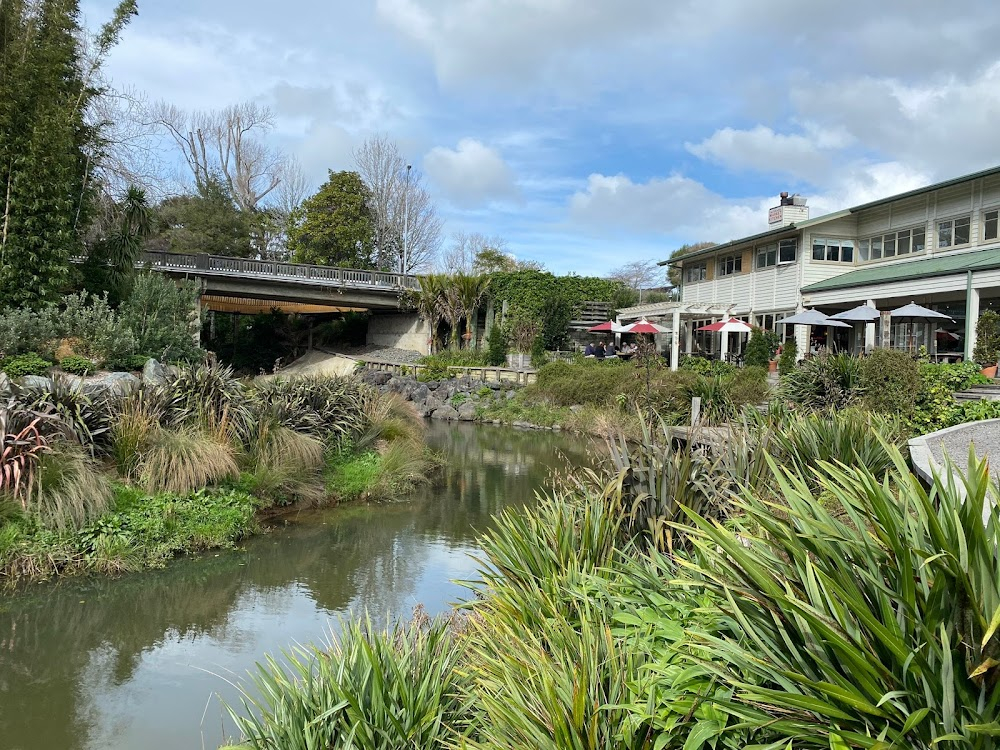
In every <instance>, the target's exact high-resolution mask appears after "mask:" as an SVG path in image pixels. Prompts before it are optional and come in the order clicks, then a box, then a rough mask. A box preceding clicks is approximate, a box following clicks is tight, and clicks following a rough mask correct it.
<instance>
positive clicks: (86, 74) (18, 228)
mask: <svg viewBox="0 0 1000 750" xmlns="http://www.w3.org/2000/svg"><path fill="white" fill-rule="evenodd" d="M135 12H136V9H135V2H134V0H131V1H127V2H122V3H121V4H120V5H119V6H118V7H117V8H116V11H115V15H114V17H113V19H112V20H111V21H110V22H109V23H108V24H106V25H105V26H104V27H102V29H101V31H100V33H99V35H98V36H97V38H96V49H97V50H98V53H97V54H96V55H95V57H94V58H93V59H92V60H90V61H89V63H87V64H85V63H84V62H83V60H82V58H81V55H80V43H81V42H80V40H81V39H82V38H83V32H82V30H81V28H80V24H79V7H78V2H77V0H39V1H38V2H31V3H29V2H26V1H25V0H2V2H0V200H2V204H0V205H2V209H3V210H2V219H0V307H5V306H28V307H37V306H39V305H42V304H44V303H46V302H54V301H56V300H58V299H59V296H60V294H61V293H62V292H63V291H64V290H65V287H66V285H67V283H68V281H69V278H70V270H69V259H70V257H71V256H73V255H76V254H79V253H80V252H81V251H82V247H83V230H84V229H85V228H86V227H87V225H88V221H89V219H90V215H91V209H92V198H93V195H94V180H93V178H92V175H93V171H94V169H95V167H96V164H97V163H98V160H99V157H100V151H101V138H100V131H99V128H98V127H95V126H94V125H92V124H88V122H87V119H86V116H85V113H86V111H87V109H88V107H89V106H90V104H91V102H92V101H93V100H94V98H95V97H97V96H99V94H100V91H99V89H98V88H97V87H96V86H95V85H93V81H92V78H93V74H94V72H95V71H96V70H97V68H98V67H99V66H100V64H101V62H102V60H103V59H104V56H105V55H106V54H107V52H108V51H110V49H111V47H112V46H113V45H114V43H115V42H116V41H117V39H118V37H119V35H120V33H121V30H122V28H124V26H125V25H126V24H127V23H128V21H129V20H130V18H131V17H132V16H133V15H134V14H135Z"/></svg>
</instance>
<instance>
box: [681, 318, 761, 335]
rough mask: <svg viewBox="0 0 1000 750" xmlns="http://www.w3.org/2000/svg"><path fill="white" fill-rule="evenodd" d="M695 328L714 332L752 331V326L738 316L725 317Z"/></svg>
mask: <svg viewBox="0 0 1000 750" xmlns="http://www.w3.org/2000/svg"><path fill="white" fill-rule="evenodd" d="M695 330H696V331H714V332H715V333H753V326H752V325H750V324H749V323H744V322H743V321H742V320H740V319H739V318H726V319H725V320H720V321H719V322H718V323H709V324H708V325H707V326H701V327H700V328H696V329H695Z"/></svg>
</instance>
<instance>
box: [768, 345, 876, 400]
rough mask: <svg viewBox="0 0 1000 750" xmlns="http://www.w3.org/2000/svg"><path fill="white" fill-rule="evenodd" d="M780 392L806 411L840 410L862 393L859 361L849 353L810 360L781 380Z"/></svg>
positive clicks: (803, 362)
mask: <svg viewBox="0 0 1000 750" xmlns="http://www.w3.org/2000/svg"><path fill="white" fill-rule="evenodd" d="M780 393H781V395H782V397H783V398H784V399H786V400H788V401H791V402H792V403H795V404H798V405H799V406H803V407H805V408H807V409H816V410H823V409H842V408H843V407H845V406H848V405H849V404H852V403H855V402H856V401H858V400H859V399H860V397H861V395H862V393H863V391H862V390H861V361H860V360H859V359H858V358H857V357H852V356H850V355H849V354H821V355H819V356H817V357H810V358H809V359H805V360H803V361H802V362H801V363H799V366H798V367H796V368H795V369H794V370H792V371H791V372H790V373H788V374H787V375H785V376H784V377H782V379H781V387H780Z"/></svg>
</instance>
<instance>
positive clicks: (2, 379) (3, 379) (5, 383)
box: [0, 372, 10, 391]
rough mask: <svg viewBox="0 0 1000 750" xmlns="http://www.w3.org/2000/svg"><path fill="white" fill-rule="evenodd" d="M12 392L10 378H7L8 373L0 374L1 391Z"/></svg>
mask: <svg viewBox="0 0 1000 750" xmlns="http://www.w3.org/2000/svg"><path fill="white" fill-rule="evenodd" d="M8 390H10V378H8V377H7V373H5V372H0V391H8Z"/></svg>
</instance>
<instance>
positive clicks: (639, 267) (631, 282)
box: [608, 260, 663, 303]
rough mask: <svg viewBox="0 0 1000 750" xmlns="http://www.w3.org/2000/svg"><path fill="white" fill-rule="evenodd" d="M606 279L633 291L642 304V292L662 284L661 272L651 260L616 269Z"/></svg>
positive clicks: (628, 264) (638, 261)
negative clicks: (618, 282) (637, 294)
mask: <svg viewBox="0 0 1000 750" xmlns="http://www.w3.org/2000/svg"><path fill="white" fill-rule="evenodd" d="M608 278H609V279H612V280H614V281H620V282H621V283H623V284H624V285H625V286H627V287H628V288H629V289H634V290H635V291H636V292H638V293H639V302H640V303H642V290H643V289H649V288H650V287H654V286H660V285H661V284H662V283H663V272H662V271H660V269H659V267H658V266H657V265H656V263H655V262H653V261H651V260H637V261H633V262H631V263H626V264H625V265H623V266H620V267H619V268H616V269H615V270H613V271H612V272H611V273H610V274H608Z"/></svg>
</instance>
